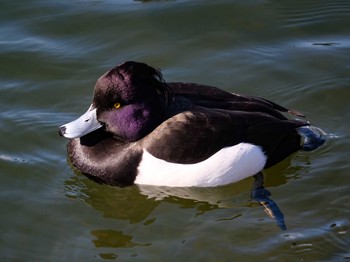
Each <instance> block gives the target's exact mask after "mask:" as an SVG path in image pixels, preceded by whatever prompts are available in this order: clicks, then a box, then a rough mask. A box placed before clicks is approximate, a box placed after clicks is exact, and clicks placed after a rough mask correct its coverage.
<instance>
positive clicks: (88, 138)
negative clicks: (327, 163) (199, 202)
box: [59, 61, 325, 187]
mask: <svg viewBox="0 0 350 262" xmlns="http://www.w3.org/2000/svg"><path fill="white" fill-rule="evenodd" d="M286 113H289V114H291V115H293V116H294V117H293V118H287V117H286V116H285V115H286ZM301 118H304V116H303V115H302V114H301V113H299V112H297V111H294V110H290V109H287V108H285V107H283V106H280V105H278V104H276V103H274V102H271V101H269V100H266V99H264V98H260V97H254V96H247V95H240V94H234V93H229V92H226V91H223V90H221V89H219V88H216V87H212V86H207V85H200V84H194V83H182V82H171V83H167V82H165V81H164V79H163V76H162V74H161V71H160V70H159V69H156V68H154V67H151V66H149V65H147V64H145V63H139V62H132V61H128V62H125V63H122V64H120V65H118V66H116V67H114V68H112V69H111V70H109V71H108V72H106V73H105V74H104V75H102V76H101V77H100V78H99V79H98V80H97V83H96V86H95V89H94V94H93V100H92V104H91V106H90V107H89V109H88V110H87V112H86V113H85V114H83V115H82V116H81V117H79V118H78V119H77V120H74V121H72V122H70V123H68V124H65V125H62V126H60V127H59V134H60V135H61V136H64V137H66V138H69V139H70V140H69V143H68V146H67V150H68V156H69V159H70V161H71V163H72V164H73V165H74V166H75V167H76V168H77V169H78V170H80V171H81V172H82V173H84V174H86V175H87V176H88V177H90V178H92V179H94V180H96V181H98V182H100V183H105V184H109V185H117V186H129V185H132V184H145V185H156V186H169V187H213V186H220V185H226V184H230V183H234V182H237V181H240V180H242V179H245V178H247V177H250V176H255V175H257V174H259V173H260V172H261V171H262V170H264V169H265V168H269V167H271V166H273V165H275V164H277V163H279V162H280V161H282V160H283V159H285V158H286V157H288V156H289V155H291V154H292V153H294V152H296V151H298V150H305V151H311V150H314V149H316V148H318V147H319V146H320V145H322V144H323V143H324V141H325V139H324V135H323V132H322V130H320V129H319V128H317V127H314V126H312V125H310V123H309V122H307V121H305V120H303V119H301Z"/></svg>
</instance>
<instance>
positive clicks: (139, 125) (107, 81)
mask: <svg viewBox="0 0 350 262" xmlns="http://www.w3.org/2000/svg"><path fill="white" fill-rule="evenodd" d="M168 99H169V90H168V88H167V85H166V83H165V82H164V81H163V78H162V74H161V72H160V71H159V70H158V69H155V68H153V67H150V66H148V65H146V64H144V63H137V62H131V61H129V62H125V63H123V64H121V65H119V66H116V67H114V68H112V69H111V70H109V71H108V72H107V73H105V74H104V75H103V76H101V77H100V78H99V79H98V80H97V82H96V85H95V89H94V96H93V102H92V105H91V107H90V108H89V110H88V111H87V112H86V113H85V114H84V115H83V116H82V117H80V118H79V119H77V120H75V121H73V122H71V123H68V124H66V125H63V126H61V127H60V133H61V134H62V135H63V136H66V137H68V138H74V137H80V136H83V135H85V134H87V133H89V132H91V131H93V130H95V129H97V128H100V127H101V126H103V127H104V129H105V131H107V132H109V133H111V134H113V136H114V137H116V138H118V139H120V140H124V141H136V140H138V139H140V138H142V137H144V136H146V135H147V134H149V133H150V132H151V131H152V130H153V129H155V128H156V127H157V126H158V125H159V124H160V123H162V122H163V121H164V119H165V115H164V114H165V108H164V107H165V106H166V104H167V102H168ZM78 120H80V121H79V122H77V121H78ZM93 123H95V124H96V125H94V127H95V128H93V127H91V126H93ZM82 125H89V128H88V129H89V130H88V131H87V132H85V131H76V128H77V127H78V126H79V127H78V129H79V128H80V129H84V128H82V127H81V126H82Z"/></svg>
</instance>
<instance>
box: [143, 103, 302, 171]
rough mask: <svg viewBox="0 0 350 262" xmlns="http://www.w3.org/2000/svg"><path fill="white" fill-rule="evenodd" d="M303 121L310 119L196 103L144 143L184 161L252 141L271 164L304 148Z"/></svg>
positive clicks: (151, 150) (154, 151) (171, 159)
mask: <svg viewBox="0 0 350 262" xmlns="http://www.w3.org/2000/svg"><path fill="white" fill-rule="evenodd" d="M302 125H306V123H305V122H303V121H297V120H285V119H283V120H281V119H278V118H276V117H273V116H271V115H268V114H266V113H262V112H243V111H230V110H222V109H213V108H212V109H208V108H203V107H196V108H195V109H193V110H191V111H185V112H182V113H179V114H177V115H175V116H173V117H171V118H169V119H168V120H166V121H165V122H163V123H162V124H161V125H160V126H158V127H157V128H156V129H155V130H154V131H153V132H152V133H150V134H149V135H148V136H146V137H144V138H143V139H142V141H141V143H142V147H143V148H145V149H146V150H147V151H148V152H149V153H150V154H152V155H153V156H155V157H157V158H159V159H163V160H165V161H167V162H173V163H182V164H192V163H198V162H201V161H203V160H205V159H207V158H209V157H210V156H212V155H213V154H215V153H216V152H218V151H219V150H220V149H222V148H225V147H230V146H233V145H237V144H239V143H242V142H244V143H251V144H253V145H257V146H259V147H261V148H262V149H263V151H264V152H265V154H266V155H267V156H269V157H271V160H268V162H267V165H268V166H270V165H273V164H275V163H277V162H278V161H280V160H282V159H283V158H285V157H287V156H288V155H289V154H291V153H293V152H295V151H297V150H298V149H300V136H299V135H298V134H297V132H296V130H295V128H297V127H299V126H302Z"/></svg>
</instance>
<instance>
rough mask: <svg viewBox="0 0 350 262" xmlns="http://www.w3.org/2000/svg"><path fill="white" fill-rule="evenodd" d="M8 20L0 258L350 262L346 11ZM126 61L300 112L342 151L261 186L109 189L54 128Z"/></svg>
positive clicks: (276, 170)
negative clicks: (258, 195) (275, 214)
mask: <svg viewBox="0 0 350 262" xmlns="http://www.w3.org/2000/svg"><path fill="white" fill-rule="evenodd" d="M1 6H2V8H1V9H0V36H1V37H0V133H1V136H2V142H1V146H0V175H1V178H2V182H1V184H0V201H1V220H0V221H1V223H0V232H1V238H0V253H1V257H2V260H4V261H62V260H67V261H105V260H117V261H180V260H186V261H257V260H259V261H345V260H349V259H350V251H349V250H350V249H349V247H350V233H349V230H350V221H349V217H350V211H349V210H350V201H349V192H350V186H349V185H350V176H349V171H350V164H349V157H348V152H349V151H350V140H349V131H350V123H349V121H348V120H349V119H350V103H349V102H348V101H349V98H350V89H349V83H350V81H349V80H350V63H349V55H350V37H349V30H348V29H349V26H350V16H349V12H350V3H349V2H348V1H309V0H307V1H259V0H251V1H244V2H242V1H229V0H219V1H206V0H200V1H190V0H183V1H175V0H174V1H131V0H123V1H103V0H100V1H87V0H82V1H39V0H34V1H19V2H18V1H16V2H14V1H9V0H4V1H3V2H2V4H1ZM125 60H136V61H143V62H146V63H148V64H150V65H153V66H156V67H159V68H161V69H162V71H163V74H164V78H165V79H166V80H167V81H191V82H198V83H203V84H209V85H215V86H218V87H221V88H223V89H225V90H227V91H230V92H237V93H246V94H251V95H256V96H263V97H265V98H267V99H270V100H273V101H275V102H277V103H280V104H283V105H284V106H287V107H291V108H294V109H297V110H298V111H301V112H303V113H304V114H306V116H307V117H308V120H310V121H311V122H312V123H313V124H315V125H317V126H319V127H321V128H323V129H324V130H325V131H326V132H327V133H328V134H329V138H328V140H327V142H326V144H325V145H324V146H323V147H322V148H320V149H318V150H316V151H314V152H298V153H296V154H294V155H293V156H291V157H290V158H288V159H286V160H285V161H283V162H282V163H280V164H279V165H277V166H275V167H273V168H270V169H269V170H267V171H266V172H265V186H266V188H267V189H268V190H269V191H270V192H271V193H272V196H271V198H272V199H273V200H274V201H275V202H276V203H277V204H278V206H279V207H280V209H281V210H282V211H283V213H284V216H285V220H286V224H287V227H288V229H287V230H285V231H283V230H281V229H280V228H279V227H278V226H277V225H276V222H275V221H274V220H273V219H271V218H270V217H269V216H267V214H266V213H265V212H264V210H263V208H262V207H261V206H260V205H259V204H258V203H257V202H256V201H254V200H252V199H251V197H250V190H251V186H252V182H253V181H252V179H251V178H249V179H246V180H244V181H241V182H239V183H237V184H233V185H229V186H225V187H219V188H204V189H189V188H187V189H186V188H183V189H171V188H157V187H145V186H143V187H139V186H132V187H128V188H116V187H110V186H105V185H99V184H96V183H94V182H92V181H90V180H88V179H86V178H85V177H84V176H82V175H81V174H79V172H76V171H74V170H73V169H72V168H71V166H70V165H69V164H68V163H67V158H66V151H65V146H66V143H67V141H66V140H65V139H63V138H60V137H59V136H58V134H57V132H58V130H57V127H58V126H59V125H61V124H63V123H66V122H68V121H71V120H72V119H74V118H75V117H77V116H79V115H80V114H81V113H83V112H84V111H85V110H86V109H87V108H88V106H89V103H90V101H91V96H92V89H93V86H94V83H95V81H96V79H97V78H98V77H99V76H100V75H101V74H103V73H104V72H105V71H107V70H108V69H109V68H111V67H112V66H115V65H116V64H119V63H121V62H123V61H125Z"/></svg>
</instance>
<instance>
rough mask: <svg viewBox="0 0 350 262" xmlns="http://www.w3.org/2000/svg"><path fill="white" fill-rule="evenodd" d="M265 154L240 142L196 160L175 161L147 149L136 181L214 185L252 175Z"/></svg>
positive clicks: (178, 184)
mask: <svg viewBox="0 0 350 262" xmlns="http://www.w3.org/2000/svg"><path fill="white" fill-rule="evenodd" d="M265 163H266V156H265V154H264V153H263V151H262V150H261V148H260V147H258V146H255V145H252V144H248V143H240V144H238V145H235V146H231V147H226V148H223V149H221V150H220V151H218V152H217V153H215V154H214V155H213V156H211V157H210V158H208V159H206V160H204V161H202V162H199V163H196V164H177V163H170V162H167V161H164V160H162V159H159V158H156V157H154V156H153V155H151V154H150V153H148V152H147V151H146V150H144V151H143V156H142V160H141V163H140V166H139V168H138V175H137V177H136V180H135V183H136V184H143V185H154V186H170V187H191V186H195V187H213V186H219V185H226V184H230V183H234V182H237V181H240V180H242V179H244V178H247V177H249V176H253V175H255V174H257V173H258V172H260V171H261V170H263V168H264V166H265Z"/></svg>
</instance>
